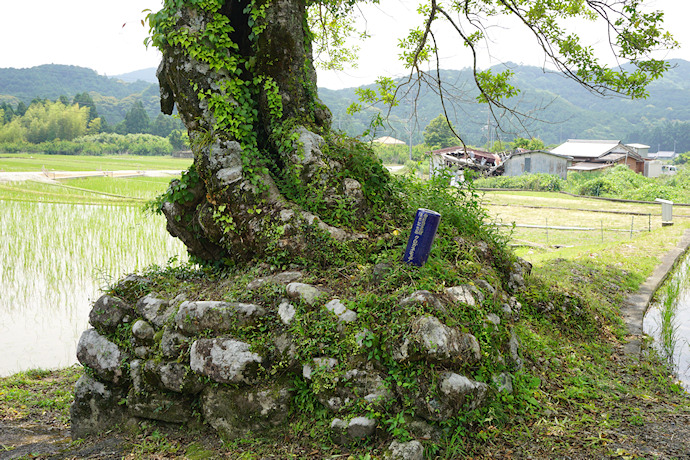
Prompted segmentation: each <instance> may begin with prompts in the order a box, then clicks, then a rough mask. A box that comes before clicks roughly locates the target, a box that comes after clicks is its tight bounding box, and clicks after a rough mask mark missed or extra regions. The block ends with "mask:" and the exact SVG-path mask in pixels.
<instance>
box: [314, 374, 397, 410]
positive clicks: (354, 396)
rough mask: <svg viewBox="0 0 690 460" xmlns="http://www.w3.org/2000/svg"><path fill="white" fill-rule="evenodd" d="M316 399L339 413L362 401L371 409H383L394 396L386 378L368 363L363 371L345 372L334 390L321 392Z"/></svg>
mask: <svg viewBox="0 0 690 460" xmlns="http://www.w3.org/2000/svg"><path fill="white" fill-rule="evenodd" d="M316 398H317V399H318V400H319V402H320V403H321V404H323V405H324V406H325V407H328V408H329V409H330V410H332V411H333V412H339V411H340V410H342V409H346V408H347V407H349V406H351V405H352V404H353V403H355V402H357V401H360V400H364V401H366V402H367V403H368V404H369V405H370V407H379V408H382V407H383V406H384V405H385V404H386V403H387V402H389V401H391V400H392V399H393V398H394V395H393V392H392V391H390V389H389V388H388V385H387V384H386V381H385V376H384V375H383V374H381V373H380V372H378V371H376V370H375V369H374V366H373V365H372V364H371V363H366V364H365V365H364V367H363V368H362V369H350V370H349V371H347V372H345V374H343V375H342V377H340V378H338V380H337V382H336V384H335V387H334V388H333V389H331V390H327V391H321V392H319V393H318V394H317V396H316Z"/></svg>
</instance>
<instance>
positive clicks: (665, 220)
mask: <svg viewBox="0 0 690 460" xmlns="http://www.w3.org/2000/svg"><path fill="white" fill-rule="evenodd" d="M654 201H657V202H659V203H661V225H662V226H663V227H666V226H669V225H673V201H668V200H662V199H661V198H657V199H656V200H654Z"/></svg>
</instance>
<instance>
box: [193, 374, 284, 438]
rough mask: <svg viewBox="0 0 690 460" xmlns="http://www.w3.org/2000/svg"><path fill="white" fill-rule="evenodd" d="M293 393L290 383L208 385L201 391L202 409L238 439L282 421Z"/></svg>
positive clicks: (218, 427) (226, 434) (206, 416)
mask: <svg viewBox="0 0 690 460" xmlns="http://www.w3.org/2000/svg"><path fill="white" fill-rule="evenodd" d="M292 397H293V395H292V393H291V391H290V390H289V389H288V385H283V384H281V383H276V384H273V385H271V386H268V387H266V386H264V387H262V388H251V389H247V388H242V389H235V388H226V387H207V388H206V389H204V391H203V393H202V394H201V410H202V413H203V415H204V419H205V420H206V421H207V422H208V423H209V424H211V426H212V427H213V428H215V429H216V430H218V431H219V432H220V433H221V435H222V436H224V437H227V438H229V439H236V438H239V437H243V436H245V435H246V434H247V433H248V432H249V431H252V432H254V433H261V432H262V431H265V430H270V429H271V428H273V427H276V426H278V425H280V424H281V423H283V422H284V421H285V419H286V418H287V416H288V413H289V410H290V402H291V401H292Z"/></svg>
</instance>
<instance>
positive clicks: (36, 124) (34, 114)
mask: <svg viewBox="0 0 690 460" xmlns="http://www.w3.org/2000/svg"><path fill="white" fill-rule="evenodd" d="M103 134H117V135H120V136H129V135H148V137H146V136H143V137H142V136H138V137H137V139H138V140H139V141H138V143H135V144H136V145H140V144H141V142H140V141H141V140H142V139H148V141H146V142H148V143H150V144H151V145H152V146H153V145H156V146H158V147H160V146H161V145H163V144H161V141H164V142H166V143H168V144H169V145H170V148H167V147H166V148H163V149H162V150H164V151H165V152H161V153H162V154H166V153H170V152H171V151H172V150H183V149H185V148H188V139H187V134H186V132H185V131H184V130H183V125H182V123H181V122H180V120H179V119H176V118H173V117H171V116H168V115H164V114H162V113H160V114H158V116H157V117H156V118H155V119H153V120H151V119H150V118H149V115H148V114H147V112H146V110H145V109H144V106H143V104H142V103H141V101H136V102H135V103H134V104H133V105H132V107H131V108H130V109H129V110H128V111H127V113H126V114H125V117H124V119H123V120H122V121H121V122H120V123H117V124H116V125H110V124H108V122H107V121H106V120H105V118H102V117H100V116H99V115H98V111H97V109H96V105H95V103H94V101H93V99H92V98H91V96H90V95H89V94H88V93H87V92H84V93H79V94H77V95H75V96H74V98H73V99H72V100H71V101H70V100H69V98H67V97H66V96H60V97H59V98H58V99H57V100H55V101H52V100H49V99H34V100H33V101H32V102H31V103H30V104H29V106H28V107H27V106H26V104H24V103H23V102H21V101H20V102H19V103H18V104H17V105H16V106H14V107H13V106H12V105H11V104H8V103H7V102H3V103H1V104H0V150H2V151H6V152H8V151H47V153H58V152H52V151H51V150H54V149H53V148H52V147H51V146H55V145H58V144H59V145H61V146H62V147H61V148H60V149H57V150H68V151H72V152H71V153H76V151H78V153H89V152H84V151H83V150H84V147H85V146H86V145H87V144H88V142H87V143H84V142H78V141H79V140H80V139H81V138H82V137H85V136H87V137H89V136H90V139H94V137H93V136H97V135H103ZM130 138H132V139H133V137H130ZM156 138H157V139H156ZM109 139H110V140H113V139H115V138H114V137H110V138H109ZM146 142H144V143H146ZM69 143H73V144H74V145H72V146H69V145H68V144H69ZM29 144H30V145H38V144H49V145H45V146H43V147H42V148H40V149H37V148H36V147H31V146H30V145H29ZM101 144H102V143H101ZM125 144H126V143H125ZM118 145H119V146H120V147H122V145H124V144H123V143H122V142H120V143H118ZM101 147H102V146H101ZM118 148H119V147H118ZM152 148H153V147H152ZM96 150H97V151H95V152H92V153H94V154H99V153H102V152H100V151H99V150H102V148H101V149H96ZM135 150H137V149H135ZM138 150H141V148H139V149H138ZM144 150H146V149H144ZM148 150H151V149H148ZM147 152H148V151H147ZM61 153H70V152H61ZM132 153H134V152H132ZM144 154H151V153H150V152H149V153H144Z"/></svg>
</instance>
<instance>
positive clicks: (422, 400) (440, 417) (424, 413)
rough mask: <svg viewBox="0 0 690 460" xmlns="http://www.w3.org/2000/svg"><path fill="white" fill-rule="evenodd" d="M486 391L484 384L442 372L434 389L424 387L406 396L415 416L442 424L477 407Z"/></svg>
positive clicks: (486, 386)
mask: <svg viewBox="0 0 690 460" xmlns="http://www.w3.org/2000/svg"><path fill="white" fill-rule="evenodd" d="M488 389H489V387H488V385H486V384H485V383H481V382H476V381H474V380H471V379H469V378H467V377H465V376H463V375H460V374H456V373H454V372H444V373H443V374H441V375H439V379H438V385H437V386H436V388H430V387H428V386H426V387H425V388H423V389H422V391H419V392H415V393H410V394H409V395H408V396H409V397H411V398H412V399H413V401H414V404H415V415H418V416H420V417H423V418H425V419H426V420H429V421H435V422H442V421H445V420H449V419H451V418H453V417H455V416H457V414H458V413H459V412H462V411H467V410H472V409H475V408H477V407H479V406H480V405H481V404H482V403H483V402H484V398H485V396H486V392H487V390H488Z"/></svg>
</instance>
